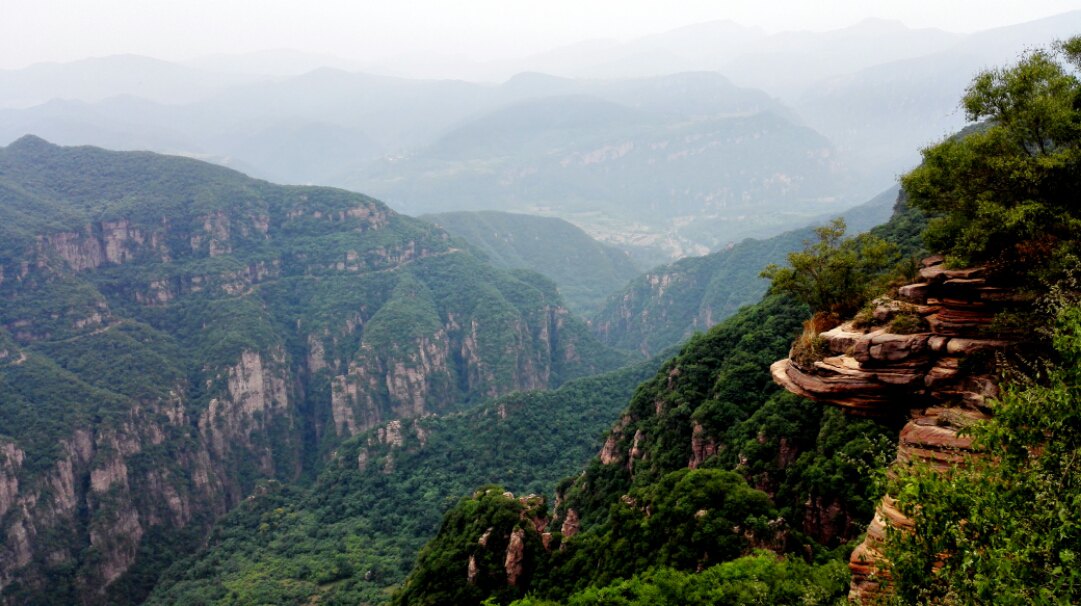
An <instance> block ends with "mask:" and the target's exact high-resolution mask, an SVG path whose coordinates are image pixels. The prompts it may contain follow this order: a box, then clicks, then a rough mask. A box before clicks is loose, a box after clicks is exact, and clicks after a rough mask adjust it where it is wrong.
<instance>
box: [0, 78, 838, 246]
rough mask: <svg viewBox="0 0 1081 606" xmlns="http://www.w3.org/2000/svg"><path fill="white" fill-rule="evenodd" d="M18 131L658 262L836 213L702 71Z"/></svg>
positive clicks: (803, 136) (815, 168)
mask: <svg viewBox="0 0 1081 606" xmlns="http://www.w3.org/2000/svg"><path fill="white" fill-rule="evenodd" d="M103 61H104V60H103ZM106 63H107V62H106ZM266 99H273V100H274V103H270V104H268V103H266V102H265V100H266ZM181 124H182V125H184V126H183V128H178V126H177V125H181ZM29 132H33V133H37V134H40V135H41V136H44V137H46V138H49V139H51V140H56V141H59V142H61V143H70V144H84V143H92V144H96V145H105V146H110V147H117V148H122V149H153V150H157V151H164V152H166V153H180V154H184V155H190V156H193V157H199V158H205V159H208V160H213V161H215V162H218V163H220V164H224V165H227V166H230V167H234V168H237V169H239V170H243V171H246V172H250V173H252V174H254V175H256V176H260V177H264V178H270V179H273V180H276V181H284V182H290V183H320V184H329V185H337V186H342V187H348V188H350V189H353V190H354V191H363V192H365V193H369V194H371V195H375V196H377V197H379V198H380V199H384V200H387V201H388V203H389V204H391V206H392V207H393V208H395V209H396V210H399V211H401V212H406V213H410V214H416V213H423V212H442V211H448V210H453V211H458V210H480V209H485V210H511V211H519V212H535V211H537V210H538V209H539V210H543V211H544V213H545V214H549V215H551V214H554V215H557V216H560V217H562V218H564V219H570V220H572V221H573V222H575V223H576V224H578V225H582V226H588V227H589V230H590V232H591V233H604V234H607V235H608V236H609V237H610V238H613V239H614V238H618V239H620V240H622V241H623V243H625V244H628V245H631V246H634V247H645V248H646V249H649V250H653V251H656V252H659V253H660V254H664V255H666V257H665V258H672V257H673V256H682V255H686V254H703V253H705V252H708V250H709V249H710V248H712V247H714V246H716V245H719V244H726V243H728V242H730V241H733V240H735V239H740V238H742V237H745V236H751V235H758V234H772V233H776V232H777V231H779V230H783V229H785V228H786V227H792V226H795V225H799V224H801V223H803V222H805V221H806V220H807V219H809V218H811V217H813V216H815V215H816V214H820V213H825V212H832V211H834V210H838V209H839V208H840V207H841V206H842V205H843V204H844V200H843V192H842V189H843V182H844V178H845V177H844V174H842V173H843V171H841V169H840V168H839V167H838V166H837V165H836V163H835V162H833V161H832V160H831V155H832V147H831V145H830V143H829V142H828V141H827V140H825V139H824V138H823V137H821V136H820V135H818V134H817V133H815V132H814V131H813V130H811V129H808V128H806V127H804V126H802V125H801V124H800V121H799V119H798V118H797V117H796V116H795V114H794V113H793V112H792V111H791V110H790V109H789V108H787V107H786V106H785V105H784V104H782V103H781V102H779V101H778V100H776V99H773V98H771V97H769V96H768V95H766V94H764V93H763V92H761V91H758V90H754V89H748V88H742V87H737V86H734V85H733V84H732V83H731V82H730V81H728V80H727V79H726V78H724V77H723V76H722V75H720V74H717V73H708V72H700V73H680V74H670V75H664V76H657V77H650V78H640V79H628V80H575V79H568V78H557V77H552V76H546V75H543V74H533V73H525V74H519V75H517V76H515V77H513V78H510V79H508V80H507V81H506V82H503V83H502V84H499V85H492V84H478V83H470V82H462V81H449V80H407V79H402V78H392V77H385V76H375V75H370V74H360V73H350V72H345V71H341V70H336V69H330V68H323V69H318V70H314V71H311V72H309V73H305V74H301V75H298V76H293V77H287V78H278V79H266V78H257V79H256V81H254V82H250V83H242V84H237V85H235V86H232V87H229V88H228V89H226V90H223V91H222V92H220V93H218V94H215V95H208V96H206V97H204V98H202V99H200V100H198V101H195V102H187V103H161V102H154V101H150V100H147V99H143V98H140V97H136V96H132V95H130V94H128V95H124V96H120V97H114V98H109V99H104V100H98V101H94V102H87V101H81V100H68V99H55V100H52V101H50V102H47V103H43V104H41V105H37V106H34V107H29V108H2V107H0V141H2V140H4V139H9V140H13V139H15V138H17V137H19V136H22V135H23V134H26V133H29ZM737 149H738V150H741V151H739V152H737V151H736V150H737ZM673 183H679V184H680V185H679V187H673V186H671V184H673ZM795 200H799V201H800V204H799V205H798V207H799V208H798V209H793V208H792V207H793V206H794V205H793V204H790V203H791V202H793V201H795ZM786 204H787V206H785V205H786ZM782 206H784V208H782ZM656 252H655V254H656Z"/></svg>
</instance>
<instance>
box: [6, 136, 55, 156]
mask: <svg viewBox="0 0 1081 606" xmlns="http://www.w3.org/2000/svg"><path fill="white" fill-rule="evenodd" d="M56 147H57V146H56V145H53V144H52V143H49V142H48V141H46V140H45V139H42V138H41V137H39V136H37V135H30V134H27V135H23V136H21V137H19V138H18V139H16V140H14V141H12V142H11V143H10V144H8V146H7V149H8V150H10V151H20V152H25V151H34V150H42V149H55V148H56Z"/></svg>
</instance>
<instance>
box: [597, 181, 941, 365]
mask: <svg viewBox="0 0 1081 606" xmlns="http://www.w3.org/2000/svg"><path fill="white" fill-rule="evenodd" d="M895 199H896V204H894V206H893V208H894V212H893V217H892V218H890V220H889V223H887V224H885V225H883V226H880V227H878V228H875V229H874V230H873V233H874V234H875V235H877V236H878V237H881V238H884V239H887V240H889V241H890V242H892V243H895V244H897V245H898V246H899V247H900V248H901V253H902V254H903V255H905V256H913V255H917V254H919V249H920V247H921V245H922V241H921V239H920V232H921V231H922V229H923V225H924V223H925V221H924V219H923V215H922V214H921V213H920V212H919V211H915V210H913V209H912V208H910V207H909V206H908V205H907V204H905V202H904V195H903V193H902V194H901V195H900V196H899V197H898V196H897V194H895V192H893V191H892V190H891V191H888V192H885V193H884V194H882V195H880V196H878V197H876V198H874V199H872V200H871V201H869V202H867V203H866V204H864V205H862V206H859V207H857V208H854V209H852V210H851V211H849V212H847V213H845V215H844V216H845V217H846V219H845V220H846V222H848V223H849V224H851V225H853V226H855V225H860V226H864V227H870V226H871V225H874V224H876V223H878V222H880V221H883V220H885V219H886V218H887V217H888V216H889V209H890V205H891V203H893V202H894V201H895ZM884 230H888V231H884ZM880 232H881V233H880ZM813 237H814V229H813V228H810V227H808V228H804V229H798V230H793V231H789V232H786V233H783V234H780V235H777V236H774V237H772V238H765V239H761V240H757V239H752V238H748V239H746V240H744V241H742V242H739V243H737V244H735V245H733V246H730V247H727V248H725V249H723V250H719V251H717V252H714V253H711V254H708V255H705V256H702V257H688V258H686V259H680V260H679V261H676V262H675V263H672V264H669V265H664V266H661V267H656V268H654V269H652V270H651V271H649V272H648V273H647V274H645V275H643V276H640V277H639V278H637V279H635V280H634V281H633V282H631V283H630V284H629V285H628V286H627V287H626V288H624V289H623V291H622V292H620V293H618V294H616V295H615V296H613V297H611V298H610V299H609V300H608V304H607V305H606V306H605V308H604V309H603V310H602V311H601V312H600V313H598V314H597V315H595V316H594V317H593V321H592V324H593V326H594V327H595V328H596V332H597V333H598V334H599V336H600V338H601V339H602V340H603V341H604V342H605V343H608V344H610V345H613V346H615V347H620V348H623V349H628V350H637V351H644V352H657V351H659V350H660V349H663V348H665V347H670V346H672V345H676V344H678V343H681V342H683V341H685V340H687V339H688V338H689V337H690V336H691V335H693V334H694V333H695V332H696V331H701V330H702V329H703V327H705V326H709V325H711V324H714V323H717V322H720V321H721V320H724V319H725V318H728V317H729V316H731V315H733V314H735V313H736V312H737V311H739V309H740V308H741V307H743V306H745V305H751V304H754V303H757V302H758V301H759V300H761V298H762V296H763V295H765V294H766V290H767V289H768V287H769V281H767V280H765V279H764V278H762V276H761V275H760V273H761V269H762V267H764V266H766V265H767V264H770V263H782V262H783V261H784V260H785V257H786V255H788V254H789V253H791V252H792V251H795V250H799V249H800V248H801V247H802V246H803V245H804V244H805V242H806V241H807V240H808V239H810V238H813ZM913 243H914V245H913Z"/></svg>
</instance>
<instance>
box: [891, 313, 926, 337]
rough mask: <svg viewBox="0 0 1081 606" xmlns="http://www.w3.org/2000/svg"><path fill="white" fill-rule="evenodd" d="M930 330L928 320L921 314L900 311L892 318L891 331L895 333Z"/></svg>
mask: <svg viewBox="0 0 1081 606" xmlns="http://www.w3.org/2000/svg"><path fill="white" fill-rule="evenodd" d="M928 330H930V327H929V326H928V324H927V320H926V319H924V317H923V316H921V315H919V314H914V313H900V314H897V315H896V316H894V317H893V319H892V320H890V328H889V331H890V332H891V333H893V334H895V335H911V334H915V333H919V332H927V331H928Z"/></svg>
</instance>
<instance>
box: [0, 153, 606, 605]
mask: <svg viewBox="0 0 1081 606" xmlns="http://www.w3.org/2000/svg"><path fill="white" fill-rule="evenodd" d="M0 354H2V355H0V428H2V429H0V431H2V434H3V435H2V437H0V486H2V487H3V490H0V519H2V522H3V535H2V536H3V544H2V546H0V549H2V554H3V557H2V558H0V562H2V564H0V587H2V592H3V594H2V595H3V598H4V600H5V601H7V602H8V603H120V602H125V601H130V602H137V601H139V600H140V599H141V596H143V595H145V593H146V592H147V591H148V590H149V588H150V586H151V585H152V584H153V582H154V579H155V576H156V574H157V573H158V572H160V570H161V568H162V567H163V566H164V565H165V564H166V563H167V562H169V561H170V560H171V559H172V558H173V557H175V556H176V555H177V554H181V553H184V552H185V550H187V549H191V548H192V547H194V546H195V545H197V544H198V543H199V542H200V541H201V540H202V537H203V536H204V533H205V532H206V531H207V530H208V529H209V527H210V525H211V524H212V522H213V521H214V520H215V519H216V518H218V517H220V516H221V515H223V514H225V513H226V512H227V511H228V510H230V509H232V508H233V507H235V506H236V505H237V504H239V503H240V502H241V501H242V500H243V499H244V498H246V497H247V496H249V495H250V494H251V493H252V491H253V489H254V488H255V487H256V485H257V483H258V482H259V481H260V480H263V479H271V478H275V479H279V480H282V481H293V480H297V479H300V478H302V477H304V476H306V475H309V474H314V473H315V472H316V470H317V469H318V468H319V467H320V466H321V462H322V461H324V460H325V458H326V457H327V456H328V455H329V453H330V452H332V451H333V449H334V448H336V447H337V446H338V445H339V444H340V443H341V442H342V441H344V440H346V439H348V438H350V437H351V436H354V435H357V434H361V433H364V432H365V431H367V430H369V429H371V428H373V427H376V426H379V425H383V424H385V423H387V422H388V421H390V420H392V419H411V418H418V417H421V416H424V415H427V414H431V413H435V412H443V411H448V410H453V409H455V408H456V407H458V406H461V405H464V404H468V403H471V402H478V401H481V400H484V399H487V398H490V397H495V396H499V395H501V394H505V393H508V392H511V391H515V390H522V389H538V388H547V387H554V386H557V385H559V384H561V383H563V382H565V381H567V380H569V379H573V378H575V377H581V376H584V375H590V374H595V373H597V372H601V371H605V370H609V369H613V368H616V367H618V366H621V365H622V364H624V363H625V362H626V361H627V360H626V357H625V356H624V355H623V354H620V353H617V352H615V351H613V350H609V349H607V348H605V347H604V346H602V345H600V344H599V343H598V342H597V341H596V340H595V339H594V338H593V337H592V336H591V334H590V333H589V331H588V329H587V328H586V327H585V325H584V324H583V323H582V322H581V321H579V320H577V319H576V318H575V317H574V316H572V315H571V314H570V313H569V312H568V311H567V310H566V309H565V308H564V307H563V304H562V302H561V300H560V298H559V296H558V294H557V293H556V288H555V286H554V285H553V284H552V283H551V282H550V281H548V280H547V279H545V278H543V277H542V276H539V275H537V274H535V273H530V272H521V271H519V272H508V271H505V270H501V269H496V268H494V267H492V266H490V265H488V264H486V263H484V262H483V261H481V260H480V259H478V258H476V257H475V256H473V255H472V254H471V253H469V252H468V251H466V250H461V249H459V248H458V247H456V246H455V240H454V239H453V238H451V237H450V236H449V235H448V234H447V233H446V232H444V231H442V230H440V229H438V228H436V227H434V226H433V225H431V224H429V223H425V222H422V221H418V220H415V219H411V218H408V217H403V216H401V215H398V214H397V213H394V212H393V211H391V210H390V209H388V208H387V207H386V206H385V205H383V204H382V203H380V202H378V201H376V200H374V199H372V198H368V197H365V196H361V195H358V194H353V193H350V192H346V191H342V190H336V189H330V188H313V187H283V186H277V185H272V184H270V183H266V182H263V181H258V180H254V179H251V178H248V177H246V176H244V175H241V174H239V173H236V172H233V171H230V170H227V169H224V168H220V167H217V166H214V165H210V164H205V163H202V162H197V161H194V160H188V159H183V158H175V157H167V156H159V155H155V154H151V153H118V152H108V151H104V150H101V149H97V148H63V147H57V146H54V145H51V144H49V143H47V142H45V141H43V140H41V139H38V138H35V137H25V138H23V139H20V140H19V141H17V142H15V143H13V144H12V145H9V146H8V147H6V148H2V149H0Z"/></svg>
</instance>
